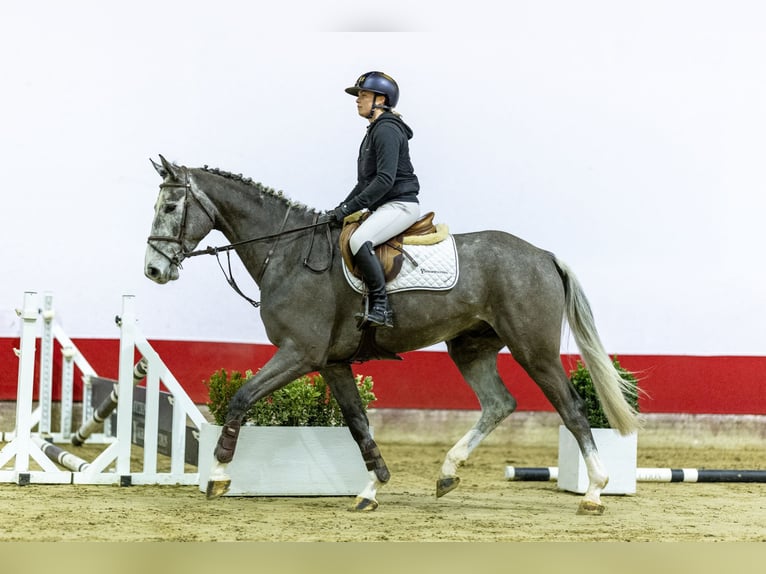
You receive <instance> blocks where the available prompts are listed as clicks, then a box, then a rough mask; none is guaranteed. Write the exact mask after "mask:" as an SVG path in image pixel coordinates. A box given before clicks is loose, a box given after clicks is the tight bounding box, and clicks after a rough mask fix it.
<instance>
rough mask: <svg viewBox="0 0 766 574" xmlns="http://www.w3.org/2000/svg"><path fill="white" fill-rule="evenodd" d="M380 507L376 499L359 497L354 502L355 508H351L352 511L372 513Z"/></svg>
mask: <svg viewBox="0 0 766 574" xmlns="http://www.w3.org/2000/svg"><path fill="white" fill-rule="evenodd" d="M377 507H378V501H377V500H375V499H370V498H364V497H363V496H357V497H356V500H354V506H352V507H351V508H349V510H351V511H358V512H372V511H373V510H375V509H376V508H377Z"/></svg>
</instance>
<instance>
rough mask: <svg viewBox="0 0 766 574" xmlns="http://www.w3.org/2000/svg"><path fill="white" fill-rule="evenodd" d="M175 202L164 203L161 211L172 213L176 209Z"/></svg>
mask: <svg viewBox="0 0 766 574" xmlns="http://www.w3.org/2000/svg"><path fill="white" fill-rule="evenodd" d="M176 207H177V206H176V204H175V203H166V204H165V207H163V208H162V211H163V213H173V212H174V211H175V210H176Z"/></svg>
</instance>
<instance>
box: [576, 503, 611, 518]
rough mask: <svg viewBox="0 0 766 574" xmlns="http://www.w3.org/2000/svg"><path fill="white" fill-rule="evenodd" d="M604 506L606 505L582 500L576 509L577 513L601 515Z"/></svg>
mask: <svg viewBox="0 0 766 574" xmlns="http://www.w3.org/2000/svg"><path fill="white" fill-rule="evenodd" d="M605 508H606V507H605V506H604V505H603V504H597V503H595V502H590V501H588V500H583V501H582V502H581V503H580V506H579V508H578V509H577V514H583V515H590V516H601V515H602V514H604V509H605Z"/></svg>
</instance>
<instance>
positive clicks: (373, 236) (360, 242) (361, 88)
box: [329, 72, 420, 327]
mask: <svg viewBox="0 0 766 574" xmlns="http://www.w3.org/2000/svg"><path fill="white" fill-rule="evenodd" d="M346 93H348V94H351V95H352V96H356V109H357V113H358V114H359V115H360V116H362V117H363V118H365V119H367V120H368V121H369V126H367V133H366V135H365V137H364V139H363V140H362V144H361V146H360V147H359V157H358V159H357V183H356V185H355V186H354V189H352V190H351V192H350V193H349V194H348V196H347V197H346V199H344V200H343V201H342V202H341V203H340V204H339V205H338V207H336V208H335V209H333V210H332V211H331V212H329V214H330V217H331V219H332V220H333V221H335V222H338V223H342V222H343V220H344V218H345V217H346V216H347V215H350V214H352V213H355V212H357V211H359V210H361V209H365V208H366V209H368V210H369V211H370V212H371V214H370V216H369V217H368V218H367V219H365V220H364V222H362V224H361V225H360V226H359V227H358V228H357V229H356V231H354V233H353V234H352V235H351V239H350V247H351V253H352V254H353V255H354V264H355V265H356V267H357V269H359V270H360V271H361V273H362V276H363V278H364V282H365V284H366V286H367V290H368V292H369V300H368V310H367V316H366V317H365V319H366V322H367V324H368V325H370V326H372V327H393V326H394V324H393V313H392V312H391V308H390V307H389V305H388V297H387V294H386V280H385V277H384V274H383V267H382V265H381V263H380V261H379V260H378V258H377V256H376V255H375V252H374V250H373V248H374V247H375V246H376V245H380V244H381V243H384V242H386V241H388V240H389V239H390V238H392V237H394V236H395V235H398V234H399V233H401V232H402V231H404V230H405V229H407V228H408V227H410V226H411V225H412V224H413V223H415V221H417V220H418V218H419V217H420V204H419V203H418V191H419V189H420V184H419V183H418V178H417V176H416V175H415V172H414V170H413V167H412V162H411V161H410V150H409V143H408V141H409V140H410V139H411V138H412V130H411V129H410V127H409V126H408V125H407V124H405V123H404V121H402V118H401V115H400V114H398V113H397V112H395V111H394V108H395V107H396V104H397V102H398V101H399V86H398V85H397V83H396V82H395V81H394V79H393V78H392V77H390V76H388V75H386V74H384V73H383V72H367V73H366V74H362V75H361V76H359V78H358V79H357V80H356V83H355V84H354V85H353V86H352V87H350V88H346Z"/></svg>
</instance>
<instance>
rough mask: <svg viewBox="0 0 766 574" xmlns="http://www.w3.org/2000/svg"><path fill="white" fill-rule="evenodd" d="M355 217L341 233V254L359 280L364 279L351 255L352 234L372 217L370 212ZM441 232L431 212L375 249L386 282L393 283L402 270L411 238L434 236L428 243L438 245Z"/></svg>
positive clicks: (348, 219) (351, 216)
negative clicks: (407, 245)
mask: <svg viewBox="0 0 766 574" xmlns="http://www.w3.org/2000/svg"><path fill="white" fill-rule="evenodd" d="M354 215H355V214H353V215H350V216H349V217H348V218H346V221H345V222H344V224H343V229H342V230H341V233H340V252H341V254H342V255H343V261H344V263H345V264H346V267H348V269H349V270H351V273H352V274H353V275H354V276H355V277H357V278H359V279H363V277H362V274H361V272H360V271H359V270H358V269H357V268H356V266H355V265H354V256H353V255H352V254H351V247H350V245H349V239H350V238H351V234H352V233H354V231H356V230H357V228H358V227H359V226H360V225H361V224H362V222H363V221H364V220H365V219H367V218H368V217H369V216H370V213H369V212H365V213H364V214H362V215H361V216H360V217H357V218H356V219H355V218H354ZM438 232H439V230H438V229H437V226H436V225H434V212H433V211H429V212H428V213H426V214H425V215H424V216H423V217H421V218H420V219H418V220H417V221H416V222H415V223H413V224H412V225H411V226H410V227H409V228H407V229H406V230H405V231H404V232H403V233H401V234H399V235H397V236H395V237H392V238H391V239H389V240H388V241H386V242H385V243H381V244H380V245H378V246H377V247H376V248H375V254H376V255H377V256H378V259H380V262H381V263H382V264H383V273H384V274H385V276H386V281H391V280H392V279H393V278H394V277H396V276H397V275H398V274H399V271H401V270H402V264H403V263H404V257H405V255H407V252H406V251H405V250H404V244H405V243H409V241H408V239H407V238H409V237H416V236H417V237H419V238H425V236H428V235H433V236H434V239H433V241H428V243H438V242H439V240H440V239H438V237H439V233H438ZM413 243H422V242H421V241H413Z"/></svg>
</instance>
